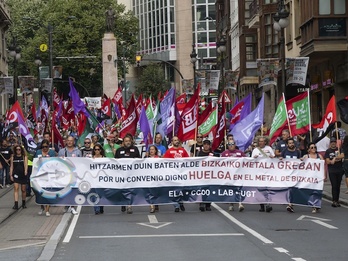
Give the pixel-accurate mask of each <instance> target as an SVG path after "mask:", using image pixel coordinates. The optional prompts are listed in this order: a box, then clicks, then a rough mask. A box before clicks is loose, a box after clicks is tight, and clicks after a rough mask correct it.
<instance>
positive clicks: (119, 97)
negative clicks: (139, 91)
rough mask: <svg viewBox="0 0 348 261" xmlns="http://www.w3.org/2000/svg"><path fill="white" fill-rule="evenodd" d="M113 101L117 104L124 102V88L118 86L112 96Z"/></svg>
mask: <svg viewBox="0 0 348 261" xmlns="http://www.w3.org/2000/svg"><path fill="white" fill-rule="evenodd" d="M112 102H113V103H116V104H119V103H123V100H122V89H121V88H120V87H118V89H117V91H116V92H115V94H114V97H113V98H112Z"/></svg>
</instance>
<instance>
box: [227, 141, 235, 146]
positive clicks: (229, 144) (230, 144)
mask: <svg viewBox="0 0 348 261" xmlns="http://www.w3.org/2000/svg"><path fill="white" fill-rule="evenodd" d="M227 145H228V146H232V145H235V143H234V142H232V143H227Z"/></svg>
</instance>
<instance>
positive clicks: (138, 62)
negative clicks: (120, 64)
mask: <svg viewBox="0 0 348 261" xmlns="http://www.w3.org/2000/svg"><path fill="white" fill-rule="evenodd" d="M135 61H136V62H137V67H140V62H141V55H136V56H135Z"/></svg>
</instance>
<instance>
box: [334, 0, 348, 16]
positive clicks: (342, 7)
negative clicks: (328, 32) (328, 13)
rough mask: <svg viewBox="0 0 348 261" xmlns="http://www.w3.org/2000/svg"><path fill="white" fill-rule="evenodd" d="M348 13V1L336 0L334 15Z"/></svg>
mask: <svg viewBox="0 0 348 261" xmlns="http://www.w3.org/2000/svg"><path fill="white" fill-rule="evenodd" d="M345 13H346V0H334V14H345Z"/></svg>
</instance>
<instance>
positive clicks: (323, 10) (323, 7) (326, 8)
mask: <svg viewBox="0 0 348 261" xmlns="http://www.w3.org/2000/svg"><path fill="white" fill-rule="evenodd" d="M330 13H331V10H330V0H319V14H320V15H329V14H330Z"/></svg>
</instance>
